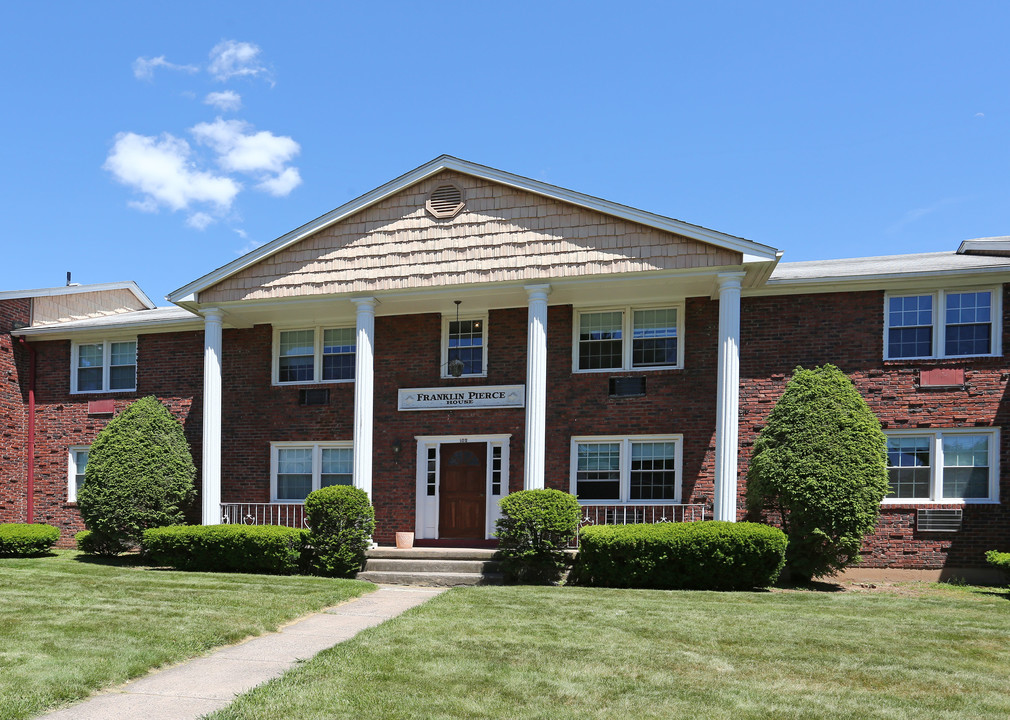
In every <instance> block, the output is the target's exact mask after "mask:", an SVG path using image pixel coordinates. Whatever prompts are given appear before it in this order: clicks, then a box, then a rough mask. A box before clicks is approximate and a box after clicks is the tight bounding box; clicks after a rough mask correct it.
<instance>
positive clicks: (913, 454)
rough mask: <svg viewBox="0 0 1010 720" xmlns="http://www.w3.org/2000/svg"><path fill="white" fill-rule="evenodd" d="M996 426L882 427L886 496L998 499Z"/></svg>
mask: <svg viewBox="0 0 1010 720" xmlns="http://www.w3.org/2000/svg"><path fill="white" fill-rule="evenodd" d="M998 457H999V430H996V429H993V430H981V429H979V428H968V429H963V430H962V429H956V430H955V429H951V430H907V431H906V430H898V431H888V433H887V473H888V476H889V477H890V481H891V491H890V493H888V495H887V499H886V501H889V502H960V501H972V500H974V501H986V500H988V501H994V500H997V499H998V483H999V468H998Z"/></svg>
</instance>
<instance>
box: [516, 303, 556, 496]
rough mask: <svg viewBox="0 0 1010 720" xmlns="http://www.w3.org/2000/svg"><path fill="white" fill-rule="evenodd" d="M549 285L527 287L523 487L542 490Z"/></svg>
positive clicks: (545, 427)
mask: <svg viewBox="0 0 1010 720" xmlns="http://www.w3.org/2000/svg"><path fill="white" fill-rule="evenodd" d="M550 291H551V286H550V285H527V286H526V292H527V293H528V294H529V314H528V320H527V332H526V453H525V457H526V473H525V475H524V476H523V488H524V489H525V490H533V489H536V488H542V487H544V466H545V460H546V446H547V443H546V435H547V294H548V293H549V292H550Z"/></svg>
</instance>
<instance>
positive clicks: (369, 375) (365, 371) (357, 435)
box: [351, 297, 379, 499]
mask: <svg viewBox="0 0 1010 720" xmlns="http://www.w3.org/2000/svg"><path fill="white" fill-rule="evenodd" d="M352 302H353V303H354V304H355V305H357V306H358V319H357V343H358V344H357V347H356V348H355V351H354V469H353V475H352V476H351V477H352V482H353V483H354V487H357V488H361V489H362V490H364V491H365V492H366V493H368V498H369V499H371V498H372V416H373V411H372V396H373V394H374V388H375V374H374V367H375V358H374V349H373V348H374V346H375V306H376V305H377V304H378V302H379V301H378V300H376V299H375V298H373V297H367V298H354V299H353V300H352Z"/></svg>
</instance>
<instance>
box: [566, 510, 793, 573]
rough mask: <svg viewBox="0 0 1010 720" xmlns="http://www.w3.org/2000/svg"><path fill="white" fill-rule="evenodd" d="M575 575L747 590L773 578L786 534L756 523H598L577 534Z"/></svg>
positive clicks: (781, 560)
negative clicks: (577, 551)
mask: <svg viewBox="0 0 1010 720" xmlns="http://www.w3.org/2000/svg"><path fill="white" fill-rule="evenodd" d="M579 544H580V548H579V555H578V558H577V560H576V567H575V571H574V572H575V578H574V579H576V580H577V581H578V582H580V583H582V584H586V585H599V586H604V587H636V588H660V589H671V590H672V589H691V590H747V589H750V588H756V587H767V586H768V585H771V584H772V583H774V582H775V580H776V579H777V578H778V576H779V572H780V571H781V570H782V566H783V564H784V563H785V552H786V544H787V541H786V536H785V533H783V532H782V531H781V530H779V529H778V528H774V527H771V526H769V525H762V524H759V523H745V522H741V523H730V522H719V521H714V520H713V521H703V522H684V523H656V524H648V525H597V526H590V527H585V528H583V529H582V532H581V533H579Z"/></svg>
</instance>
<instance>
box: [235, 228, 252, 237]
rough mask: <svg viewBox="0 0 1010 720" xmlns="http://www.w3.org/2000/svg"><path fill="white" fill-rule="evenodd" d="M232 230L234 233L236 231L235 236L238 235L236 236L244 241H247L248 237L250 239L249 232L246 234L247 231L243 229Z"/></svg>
mask: <svg viewBox="0 0 1010 720" xmlns="http://www.w3.org/2000/svg"><path fill="white" fill-rule="evenodd" d="M232 230H234V231H235V234H236V235H238V236H239V237H240V238H242V239H243V240H245V239H246V238H248V237H249V233H247V232H246V231H245V230H243V229H242V228H232Z"/></svg>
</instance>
